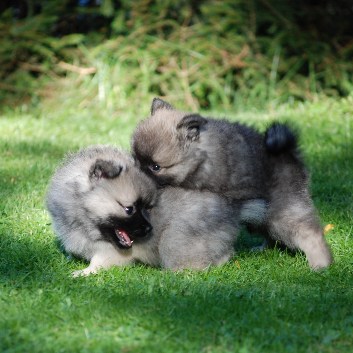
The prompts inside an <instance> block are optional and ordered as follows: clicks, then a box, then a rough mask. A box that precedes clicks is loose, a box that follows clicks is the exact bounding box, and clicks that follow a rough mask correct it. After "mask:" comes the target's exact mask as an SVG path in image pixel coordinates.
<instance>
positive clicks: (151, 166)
mask: <svg viewBox="0 0 353 353" xmlns="http://www.w3.org/2000/svg"><path fill="white" fill-rule="evenodd" d="M149 168H150V169H151V170H152V171H153V172H159V171H160V170H161V167H160V166H159V165H158V164H151V165H150V166H149Z"/></svg>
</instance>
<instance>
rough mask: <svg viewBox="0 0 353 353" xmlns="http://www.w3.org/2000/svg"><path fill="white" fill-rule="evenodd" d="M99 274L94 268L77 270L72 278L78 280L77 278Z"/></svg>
mask: <svg viewBox="0 0 353 353" xmlns="http://www.w3.org/2000/svg"><path fill="white" fill-rule="evenodd" d="M96 273H97V269H92V268H89V267H87V268H85V269H83V270H77V271H74V272H72V277H73V278H77V277H87V276H89V275H94V274H96Z"/></svg>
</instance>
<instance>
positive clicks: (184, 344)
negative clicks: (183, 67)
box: [0, 96, 353, 353]
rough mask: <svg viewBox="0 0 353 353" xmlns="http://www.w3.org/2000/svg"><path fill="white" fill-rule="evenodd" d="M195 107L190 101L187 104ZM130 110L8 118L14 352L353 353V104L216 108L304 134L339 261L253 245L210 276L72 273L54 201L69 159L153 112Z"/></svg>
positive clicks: (1, 141)
mask: <svg viewBox="0 0 353 353" xmlns="http://www.w3.org/2000/svg"><path fill="white" fill-rule="evenodd" d="M178 108H183V107H178ZM138 109H139V113H138V114H136V110H137V108H136V107H135V108H134V110H133V109H131V110H128V111H125V112H121V113H119V114H108V113H106V112H105V111H104V110H101V111H100V110H99V109H96V110H94V109H93V110H91V111H89V110H85V109H80V107H78V106H77V108H76V107H71V109H70V110H68V109H67V108H66V107H60V106H55V107H50V106H49V107H48V106H47V107H45V108H40V107H39V108H37V109H35V110H33V111H32V110H31V109H26V108H25V107H22V108H18V109H14V110H8V111H6V112H5V113H3V114H2V116H0V130H1V137H0V155H1V165H0V212H1V218H0V248H1V261H0V276H1V278H0V313H1V315H0V351H1V352H8V353H10V352H11V353H15V352H45V353H49V352H56V353H57V352H145V353H146V352H163V353H167V352H188V353H190V352H205V353H206V352H212V353H213V352H215V353H216V352H217V353H218V352H242V353H246V352H258V353H266V352H276V353H278V352H298V353H299V352H340V353H341V352H347V353H348V352H352V351H353V96H350V97H348V98H346V99H342V100H333V99H327V98H325V99H324V98H323V99H318V100H317V101H315V102H311V103H301V104H295V105H294V104H293V105H282V106H279V107H276V108H272V109H269V110H267V111H262V112H258V111H247V112H241V113H240V112H229V111H228V112H223V111H221V109H219V110H217V109H214V110H213V111H208V112H205V114H206V113H207V114H209V115H213V116H217V117H223V116H228V117H230V119H232V120H241V121H243V122H247V123H249V124H251V125H254V126H257V127H259V128H260V129H263V128H264V127H265V126H266V124H268V123H269V122H270V121H273V120H274V119H280V120H284V121H290V122H292V123H294V124H295V125H296V126H297V127H298V129H299V131H301V146H302V149H303V152H304V155H305V159H306V161H307V163H308V166H309V169H310V170H311V172H312V194H313V198H314V201H315V204H316V206H317V208H318V210H319V213H320V216H321V219H322V223H323V225H326V224H332V225H333V226H334V228H333V229H332V230H331V231H330V232H328V233H327V235H326V237H327V240H328V242H329V244H330V246H331V248H332V251H333V254H334V258H335V263H334V264H333V265H332V266H331V267H330V268H329V269H328V270H326V271H323V272H319V273H315V272H312V271H310V269H309V268H308V266H307V263H306V261H305V258H304V256H303V255H301V254H297V255H295V256H293V255H291V254H289V253H286V252H283V251H280V250H277V249H273V250H266V251H264V252H261V253H256V252H252V251H250V246H251V245H252V244H253V243H254V242H256V241H259V239H255V240H252V239H250V240H249V239H248V236H247V235H246V234H245V233H244V234H242V237H241V242H240V244H238V252H237V254H236V256H235V257H234V259H232V261H230V262H229V263H227V264H226V265H224V266H222V267H219V268H210V269H208V270H206V271H204V272H197V271H195V272H193V271H183V272H180V273H174V272H169V271H165V270H162V269H158V268H157V269H156V268H150V267H147V266H144V265H136V266H131V267H126V268H113V269H111V270H109V271H102V272H100V273H99V274H97V275H95V276H91V277H87V278H71V276H70V274H71V272H72V271H73V270H75V269H79V268H83V267H84V266H85V264H84V263H83V262H80V261H78V260H73V259H69V258H67V257H66V256H65V255H64V254H63V253H62V252H61V251H60V248H59V246H58V244H57V242H56V241H55V237H54V234H53V231H52V229H51V224H50V219H49V217H48V214H47V212H46V210H45V206H44V202H43V200H44V195H45V191H46V187H47V184H48V181H49V179H50V177H51V175H52V173H53V172H54V170H55V168H56V166H57V165H58V163H59V162H60V160H61V159H62V157H63V156H64V155H65V153H66V152H67V151H72V150H77V149H78V148H80V147H83V146H87V145H89V144H96V143H110V144H115V145H119V146H122V147H125V148H128V147H129V139H130V136H131V133H132V131H133V129H134V126H135V125H136V122H137V121H138V120H139V119H141V118H143V117H145V116H147V114H148V111H149V105H148V103H147V102H146V104H145V102H143V104H142V103H141V105H140V106H139V107H138Z"/></svg>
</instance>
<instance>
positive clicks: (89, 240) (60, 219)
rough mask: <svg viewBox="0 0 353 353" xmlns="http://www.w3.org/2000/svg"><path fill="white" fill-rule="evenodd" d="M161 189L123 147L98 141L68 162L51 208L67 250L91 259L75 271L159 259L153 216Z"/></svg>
mask: <svg viewBox="0 0 353 353" xmlns="http://www.w3.org/2000/svg"><path fill="white" fill-rule="evenodd" d="M155 193H156V189H155V185H154V183H153V182H152V181H151V180H150V178H148V177H147V176H146V175H144V174H143V173H142V172H141V171H140V170H139V169H138V168H137V167H136V166H135V165H134V161H133V159H132V158H131V157H130V156H128V155H127V154H126V153H125V152H122V151H121V150H119V149H117V148H114V147H110V146H93V147H90V148H87V149H84V150H82V151H80V152H78V153H75V154H72V155H71V156H69V157H68V158H67V159H66V160H65V161H64V163H63V165H62V166H60V167H59V168H58V170H57V171H56V173H55V174H54V176H53V178H52V180H51V183H50V186H49V189H48V193H47V208H48V210H49V213H50V215H51V217H52V221H53V227H54V230H55V233H56V234H57V236H58V238H59V240H60V242H61V243H62V245H63V248H64V249H65V251H67V252H68V253H70V254H73V255H75V256H77V257H80V258H83V259H85V260H87V261H89V262H90V265H89V266H88V267H87V268H86V269H84V270H82V271H76V272H75V273H74V275H81V274H83V275H86V274H89V273H94V272H96V271H97V270H98V269H99V268H108V267H110V266H112V265H118V266H119V265H126V264H129V263H132V262H134V261H137V260H138V261H142V262H145V263H150V264H158V263H157V262H156V261H157V256H156V255H155V254H154V250H155V249H156V247H155V245H154V244H153V238H151V236H150V235H151V230H152V226H151V223H150V220H149V215H148V208H150V207H152V205H153V203H154V202H155V196H156V194H155ZM133 243H134V246H133V247H132V245H133Z"/></svg>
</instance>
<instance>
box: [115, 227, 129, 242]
mask: <svg viewBox="0 0 353 353" xmlns="http://www.w3.org/2000/svg"><path fill="white" fill-rule="evenodd" d="M116 232H119V235H120V237H122V238H123V239H124V241H125V243H126V245H127V246H131V245H132V242H131V239H130V238H129V236H128V235H127V233H126V232H124V231H123V230H121V229H119V230H118V229H117V230H116Z"/></svg>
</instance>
